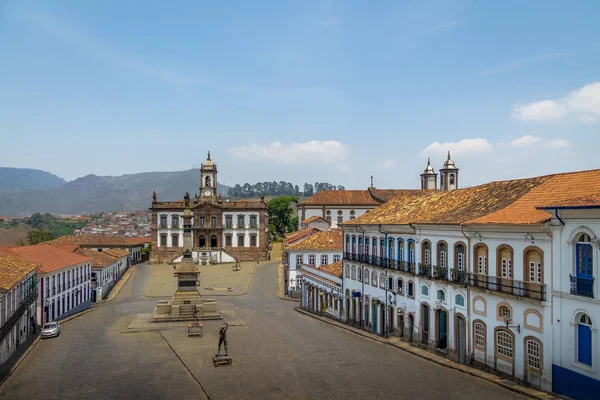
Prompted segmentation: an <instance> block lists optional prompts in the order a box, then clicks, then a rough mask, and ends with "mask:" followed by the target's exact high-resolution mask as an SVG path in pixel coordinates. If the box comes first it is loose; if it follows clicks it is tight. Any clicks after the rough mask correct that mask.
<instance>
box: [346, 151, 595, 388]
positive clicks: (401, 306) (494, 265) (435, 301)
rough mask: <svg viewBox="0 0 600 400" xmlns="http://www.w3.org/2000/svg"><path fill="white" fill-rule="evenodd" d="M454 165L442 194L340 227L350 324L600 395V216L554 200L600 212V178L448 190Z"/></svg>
mask: <svg viewBox="0 0 600 400" xmlns="http://www.w3.org/2000/svg"><path fill="white" fill-rule="evenodd" d="M449 161H451V160H448V161H447V162H446V165H445V168H444V169H442V170H441V171H442V172H444V174H443V176H442V180H443V181H444V182H445V183H443V184H442V185H441V186H442V187H443V188H444V190H442V191H439V190H435V188H432V189H434V190H415V191H412V193H411V192H408V191H407V192H405V193H402V194H400V195H397V196H396V197H395V198H393V199H391V200H389V201H388V202H386V203H385V204H384V205H382V206H380V207H378V208H376V209H375V210H373V211H371V212H369V213H368V214H366V215H363V216H362V217H360V218H357V219H355V220H354V221H348V222H345V223H343V224H342V225H341V227H342V229H343V231H344V259H343V269H344V275H343V291H344V305H343V312H342V318H343V319H345V320H347V321H348V322H350V323H354V324H356V325H357V326H360V327H362V328H363V329H367V330H369V331H372V332H375V333H378V334H380V335H387V334H396V335H398V336H400V337H403V338H404V339H405V340H408V341H411V342H417V343H419V344H420V345H423V346H426V347H428V348H431V349H432V350H435V351H436V352H438V354H447V356H448V357H449V358H451V359H453V360H455V361H457V362H461V363H469V364H474V365H477V364H480V365H485V366H487V367H490V368H492V369H494V370H495V371H497V372H498V373H500V374H503V375H505V376H507V377H511V378H513V379H516V380H518V381H523V382H526V383H528V384H530V385H533V386H536V387H540V388H542V389H544V390H552V389H553V387H554V390H556V391H557V392H560V393H563V394H566V395H573V392H568V389H569V388H571V390H573V385H570V384H568V383H567V382H570V381H571V382H572V381H573V379H577V382H580V385H578V386H577V388H578V389H579V390H580V391H579V392H578V394H581V393H583V392H582V391H581V390H582V388H586V389H585V391H587V393H597V391H592V388H594V389H596V388H597V385H598V382H600V381H599V380H598V377H599V376H598V373H599V371H598V363H599V362H600V360H599V356H600V351H599V349H600V337H599V335H598V334H597V325H598V323H599V322H598V320H599V319H600V303H598V300H596V299H594V294H595V293H598V289H599V288H598V283H597V279H596V276H595V275H596V272H594V271H597V268H598V267H597V261H595V260H597V257H598V242H599V240H598V238H597V237H598V236H597V235H598V229H599V226H598V221H599V220H598V218H599V216H600V214H598V210H597V209H583V207H582V205H581V204H577V207H578V208H577V209H573V208H574V206H572V205H571V203H569V204H568V205H570V206H571V208H570V209H565V210H564V211H561V212H560V215H559V214H558V212H557V209H559V208H560V207H558V206H554V204H558V205H560V204H563V203H565V202H567V201H571V199H572V198H581V199H583V200H581V199H580V203H584V204H587V205H588V207H589V204H590V202H592V205H594V206H595V207H597V206H600V201H598V199H600V171H587V172H581V173H571V174H557V175H549V176H543V177H538V178H531V179H522V180H514V181H504V182H492V183H489V184H485V185H481V186H476V187H471V188H467V189H459V190H451V189H452V188H453V187H452V184H456V183H457V180H458V173H457V169H453V168H448V166H449V165H447V164H450V163H449ZM452 165H453V163H451V165H450V166H452ZM429 168H430V165H428V169H426V171H425V173H424V175H428V174H429V172H432V171H428V170H429ZM448 174H454V178H453V180H451V179H450V176H449V175H448ZM423 178H426V177H423ZM424 182H425V183H424V187H425V188H426V189H427V188H428V187H429V188H430V187H431V186H428V185H429V184H428V183H427V182H429V181H428V180H427V179H424ZM590 196H592V197H594V196H595V197H594V199H596V200H594V201H595V203H594V202H593V201H591V200H590ZM586 202H587V203H586ZM550 206H552V208H548V207H550ZM565 207H566V206H565ZM567 208H568V207H567ZM565 218H566V219H565ZM594 264H596V265H594ZM594 267H596V269H594ZM596 296H597V295H596ZM575 374H578V375H576V378H574V376H575ZM561 384H562V385H563V386H561Z"/></svg>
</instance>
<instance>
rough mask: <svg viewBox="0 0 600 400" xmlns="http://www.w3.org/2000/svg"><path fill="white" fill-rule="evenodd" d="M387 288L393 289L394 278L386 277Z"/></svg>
mask: <svg viewBox="0 0 600 400" xmlns="http://www.w3.org/2000/svg"><path fill="white" fill-rule="evenodd" d="M388 290H394V278H392V277H391V276H389V277H388Z"/></svg>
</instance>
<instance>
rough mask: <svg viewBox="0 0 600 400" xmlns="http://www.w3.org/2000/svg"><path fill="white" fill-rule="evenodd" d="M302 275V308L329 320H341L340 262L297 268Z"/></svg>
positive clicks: (303, 265)
mask: <svg viewBox="0 0 600 400" xmlns="http://www.w3.org/2000/svg"><path fill="white" fill-rule="evenodd" d="M298 269H299V272H300V273H301V274H302V278H301V279H302V304H301V305H302V307H303V308H304V309H306V310H308V311H311V312H318V313H322V314H325V315H327V316H328V317H330V318H334V319H338V320H339V319H342V298H343V295H342V261H337V262H334V263H332V264H329V265H321V266H318V267H317V266H315V265H305V264H302V265H300V266H299V267H298Z"/></svg>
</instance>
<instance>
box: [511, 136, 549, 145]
mask: <svg viewBox="0 0 600 400" xmlns="http://www.w3.org/2000/svg"><path fill="white" fill-rule="evenodd" d="M541 140H542V138H541V137H539V136H531V135H525V136H522V137H520V138H516V139H515V140H513V141H512V142H510V144H511V146H516V147H527V146H531V145H532V144H536V143H538V142H540V141H541Z"/></svg>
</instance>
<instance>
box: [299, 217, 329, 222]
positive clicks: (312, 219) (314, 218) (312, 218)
mask: <svg viewBox="0 0 600 400" xmlns="http://www.w3.org/2000/svg"><path fill="white" fill-rule="evenodd" d="M318 219H320V220H323V221H325V222H327V223H328V224H329V223H330V222H329V221H327V220H326V219H325V218H323V217H319V216H318V215H313V216H312V217H310V218H306V219H305V220H304V221H302V222H301V224H310V223H311V222H313V221H316V220H318Z"/></svg>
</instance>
